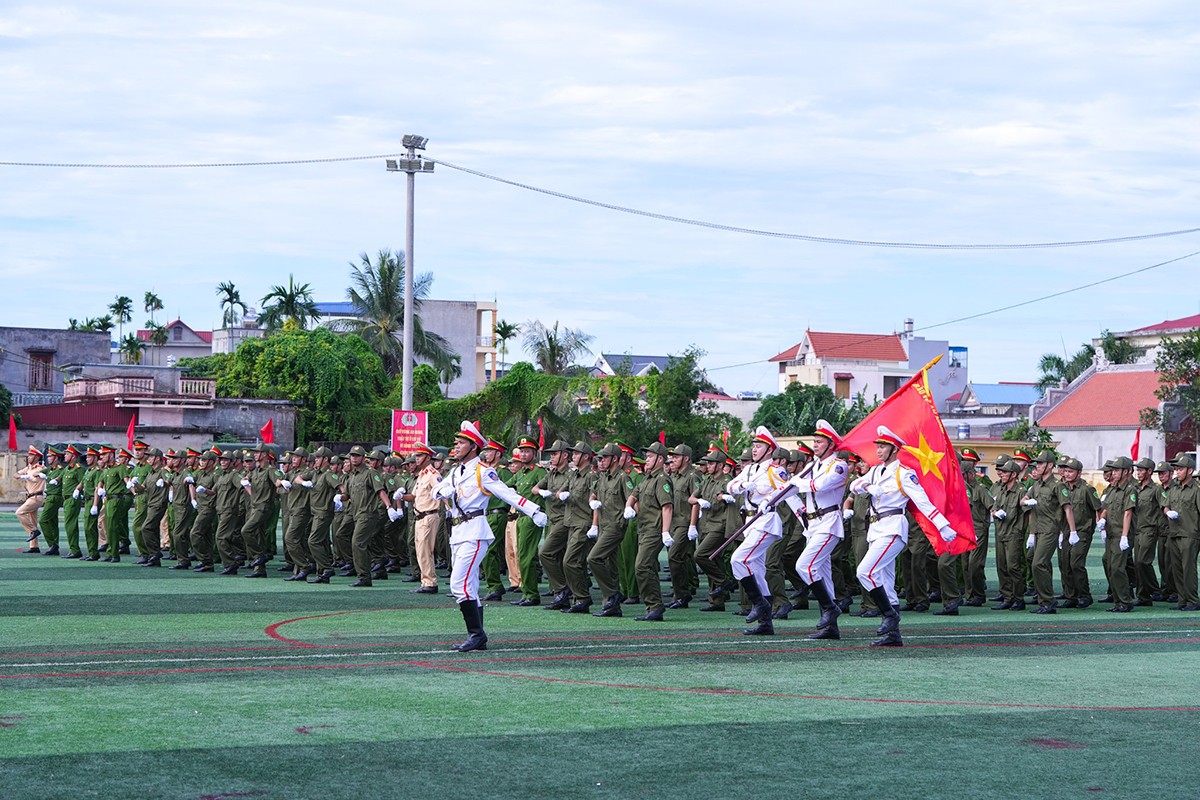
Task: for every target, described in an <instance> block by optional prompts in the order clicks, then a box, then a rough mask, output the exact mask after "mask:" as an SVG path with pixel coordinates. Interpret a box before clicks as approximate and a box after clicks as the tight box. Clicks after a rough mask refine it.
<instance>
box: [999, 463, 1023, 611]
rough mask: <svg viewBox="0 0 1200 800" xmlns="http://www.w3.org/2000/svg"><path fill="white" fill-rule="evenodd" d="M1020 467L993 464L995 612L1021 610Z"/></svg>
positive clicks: (1021, 489) (1021, 527) (1021, 523)
mask: <svg viewBox="0 0 1200 800" xmlns="http://www.w3.org/2000/svg"><path fill="white" fill-rule="evenodd" d="M1022 470H1023V468H1022V466H1021V465H1020V463H1019V462H1017V461H1014V460H1011V459H1010V460H1008V461H1004V462H998V463H997V465H996V473H997V478H996V483H995V484H993V485H992V504H991V517H992V519H993V520H995V524H996V574H997V579H998V580H999V583H1000V604H999V605H995V606H992V609H993V610H995V611H1008V610H1013V611H1022V610H1024V608H1025V531H1026V526H1025V513H1024V508H1023V507H1022V505H1021V501H1022V500H1023V499H1024V497H1025V487H1023V486H1022V485H1021V483H1020V477H1021V472H1022Z"/></svg>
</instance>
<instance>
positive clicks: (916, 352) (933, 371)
mask: <svg viewBox="0 0 1200 800" xmlns="http://www.w3.org/2000/svg"><path fill="white" fill-rule="evenodd" d="M938 356H942V360H941V361H939V362H938V363H936V364H934V365H933V366H932V367H930V369H929V391H930V394H932V395H933V401H934V404H935V405H936V406H937V407H938V408H945V407H946V401H947V400H948V399H949V398H951V397H953V396H954V395H956V394H960V393H961V392H962V391H963V389H966V388H967V366H966V365H965V364H964V365H962V366H957V367H956V366H952V365H951V363H950V343H949V342H948V341H945V340H939V339H926V338H925V337H923V336H914V337H913V338H912V339H910V340H909V342H908V366H909V367H911V368H912V369H913V370H918V369H920V368H921V367H923V366H925V365H926V364H928V363H929V362H930V361H932V360H933V359H935V358H937V357H938ZM881 396H882V395H881Z"/></svg>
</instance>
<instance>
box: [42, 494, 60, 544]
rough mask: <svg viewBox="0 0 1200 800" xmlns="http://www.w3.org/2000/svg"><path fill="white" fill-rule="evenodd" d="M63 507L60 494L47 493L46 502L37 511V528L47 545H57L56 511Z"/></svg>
mask: <svg viewBox="0 0 1200 800" xmlns="http://www.w3.org/2000/svg"><path fill="white" fill-rule="evenodd" d="M62 507H63V500H62V495H61V494H58V495H47V496H46V502H45V503H43V504H42V507H41V509H40V510H39V511H38V529H39V530H41V532H42V536H43V537H44V538H45V540H46V546H47V547H58V512H59V509H61V508H62Z"/></svg>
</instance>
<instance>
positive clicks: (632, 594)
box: [617, 442, 645, 605]
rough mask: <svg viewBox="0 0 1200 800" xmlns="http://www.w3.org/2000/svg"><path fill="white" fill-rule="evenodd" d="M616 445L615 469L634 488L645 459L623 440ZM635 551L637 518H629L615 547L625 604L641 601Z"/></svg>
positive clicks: (638, 481)
mask: <svg viewBox="0 0 1200 800" xmlns="http://www.w3.org/2000/svg"><path fill="white" fill-rule="evenodd" d="M617 447H618V448H619V449H620V450H621V458H620V460H619V461H618V462H617V469H619V470H621V471H622V472H624V473H625V474H626V475H628V476H629V480H630V481H632V482H633V485H634V487H635V488H636V487H637V485H638V484H639V483H641V482H642V478H643V477H644V475H643V473H642V468H643V466H644V465H645V460H644V459H642V458H641V457H640V456H638V454H637V451H636V450H634V449H633V448H632V447H630V446H629V445H627V444H625V443H624V442H617ZM637 551H638V537H637V520H636V519H631V520H628V521H627V522H626V524H625V538H623V539H622V540H621V546H620V547H618V548H617V572H618V573H619V574H620V576H621V594H622V595H624V596H625V599H624V600H623V601H622V602H623V603H624V604H625V605H637V604H639V603H640V602H641V598H639V597H638V596H637V592H638V589H637V570H636V568H635V566H634V565H635V564H636V562H637Z"/></svg>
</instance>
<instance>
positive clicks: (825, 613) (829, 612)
mask: <svg viewBox="0 0 1200 800" xmlns="http://www.w3.org/2000/svg"><path fill="white" fill-rule="evenodd" d="M809 590H810V591H811V592H812V595H813V597H815V598H817V604H818V605H820V606H821V618H820V619H819V620H817V632H816V633H810V634H809V635H808V638H809V639H841V638H842V632H841V631H840V630H838V624H837V620H838V616H839V615H840V614H841V613H842V610H841V608H839V607H838V605H837V603H835V602H834V601H833V598H832V597H830V596H829V590H828V589H826V588H825V582H824V581H820V580H818V581H817V582H816V583H813V584H811V585H810V586H809Z"/></svg>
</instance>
